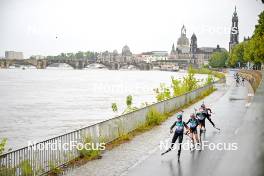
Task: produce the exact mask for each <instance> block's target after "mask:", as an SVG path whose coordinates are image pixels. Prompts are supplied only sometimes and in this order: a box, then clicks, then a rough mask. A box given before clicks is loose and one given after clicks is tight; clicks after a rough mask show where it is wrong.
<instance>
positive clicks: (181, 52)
mask: <svg viewBox="0 0 264 176" xmlns="http://www.w3.org/2000/svg"><path fill="white" fill-rule="evenodd" d="M215 51H226V50H225V49H224V48H220V46H219V45H217V47H216V48H215V47H200V48H198V45H197V37H196V35H195V34H194V33H193V35H192V36H191V41H190V42H189V39H188V38H187V36H186V28H185V26H184V25H183V26H182V28H181V36H180V37H179V38H178V40H177V47H176V49H175V46H174V44H173V45H172V48H171V53H170V56H169V60H168V62H170V63H172V64H176V65H179V66H181V67H183V68H187V67H188V66H189V65H190V64H191V65H193V66H195V67H201V66H202V65H206V64H208V62H209V59H210V58H211V55H212V53H213V52H215Z"/></svg>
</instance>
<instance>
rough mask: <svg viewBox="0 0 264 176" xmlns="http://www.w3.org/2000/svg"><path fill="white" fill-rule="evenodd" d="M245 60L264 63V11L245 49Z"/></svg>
mask: <svg viewBox="0 0 264 176" xmlns="http://www.w3.org/2000/svg"><path fill="white" fill-rule="evenodd" d="M244 55H245V59H246V60H247V61H250V62H253V63H255V64H261V63H262V64H263V63H264V11H262V12H261V13H260V15H259V20H258V24H257V25H256V26H255V30H254V34H253V36H252V38H251V39H250V40H249V41H248V45H247V46H246V47H245V53H244Z"/></svg>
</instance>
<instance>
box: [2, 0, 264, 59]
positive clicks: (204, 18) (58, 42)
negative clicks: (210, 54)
mask: <svg viewBox="0 0 264 176" xmlns="http://www.w3.org/2000/svg"><path fill="white" fill-rule="evenodd" d="M150 3H151V4H150ZM0 4H1V5H0V20H1V21H2V24H3V26H4V27H2V28H0V38H1V41H0V56H3V55H4V52H5V51H6V50H15V51H22V52H23V53H24V55H25V57H29V56H31V55H38V54H41V55H57V54H59V53H61V52H77V51H87V50H90V51H97V52H100V51H105V50H108V51H113V50H115V49H117V50H118V52H119V53H120V52H121V48H122V47H123V46H124V45H128V46H129V47H130V49H131V51H132V52H133V53H141V52H144V51H153V50H165V51H168V52H169V51H170V49H171V43H173V42H176V41H177V38H178V37H179V36H180V28H181V26H182V25H183V24H184V25H185V26H186V29H187V37H188V38H190V37H191V35H192V34H193V33H195V34H196V36H197V38H198V46H210V47H215V46H216V45H217V44H219V45H220V46H221V47H224V48H226V49H228V42H229V38H230V29H231V18H232V13H233V11H234V8H235V6H236V7H237V13H238V18H239V31H240V36H239V40H240V41H242V40H243V38H244V36H246V37H247V36H251V34H252V33H253V31H254V28H255V24H256V23H257V19H258V14H259V13H260V12H261V11H262V10H263V5H262V3H261V1H250V0H242V1H238V0H231V1H230V0H224V1H214V2H211V1H209V0H203V1H198V2H197V1H194V0H188V1H178V2H174V1H170V0H166V1H154V2H152V1H144V2H140V1H133V2H132V1H125V2H123V1H121V0H120V1H119V0H115V1H111V2H108V1H103V0H101V1H90V2H84V1H80V0H79V1H66V2H63V3H62V2H61V1H59V0H58V1H55V2H54V3H53V2H52V1H39V2H34V1H32V0H24V1H15V0H11V1H6V0H2V1H0Z"/></svg>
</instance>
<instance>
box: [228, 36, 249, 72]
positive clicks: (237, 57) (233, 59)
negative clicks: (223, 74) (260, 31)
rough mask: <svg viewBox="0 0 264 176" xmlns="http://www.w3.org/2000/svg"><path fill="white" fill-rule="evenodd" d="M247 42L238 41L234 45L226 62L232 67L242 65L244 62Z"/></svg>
mask: <svg viewBox="0 0 264 176" xmlns="http://www.w3.org/2000/svg"><path fill="white" fill-rule="evenodd" d="M247 44H248V41H245V42H242V43H239V44H237V45H235V46H234V47H233V48H232V50H231V54H230V59H229V60H228V64H229V65H230V66H232V67H234V66H240V67H241V66H243V65H244V64H245V63H246V60H245V56H244V50H245V48H246V46H247Z"/></svg>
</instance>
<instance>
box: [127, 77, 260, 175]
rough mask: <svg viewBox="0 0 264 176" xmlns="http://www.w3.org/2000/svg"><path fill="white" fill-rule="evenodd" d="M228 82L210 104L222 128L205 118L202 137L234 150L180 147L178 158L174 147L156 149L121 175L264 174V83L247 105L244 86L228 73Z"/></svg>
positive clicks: (215, 120) (216, 121)
mask: <svg viewBox="0 0 264 176" xmlns="http://www.w3.org/2000/svg"><path fill="white" fill-rule="evenodd" d="M231 75H232V73H231ZM227 85H228V88H227V91H226V93H225V94H224V95H223V96H222V97H221V98H220V99H219V100H217V101H215V102H213V103H212V104H211V108H212V109H213V111H214V113H215V114H214V115H213V116H212V119H213V121H214V122H215V123H216V125H217V126H218V127H219V128H221V131H220V132H218V131H217V130H215V129H214V128H212V127H211V125H210V124H209V122H208V121H207V122H206V127H207V131H206V134H205V135H204V136H203V140H204V141H208V142H209V143H214V144H217V143H225V144H226V145H227V146H229V145H236V146H237V150H229V149H230V148H228V147H226V148H227V150H225V151H224V150H222V151H219V150H210V149H209V147H205V148H204V150H202V151H199V150H195V151H192V152H191V151H190V150H183V151H182V154H181V158H180V161H179V162H178V159H177V151H171V152H169V153H167V154H166V155H164V156H161V155H160V153H161V152H162V151H160V150H157V151H156V152H154V153H153V154H151V155H150V156H149V157H148V158H147V159H146V160H144V161H143V162H141V163H139V164H137V165H135V166H134V167H132V168H130V169H128V170H127V171H126V172H125V173H124V174H123V175H127V176H139V175H142V176H153V175H162V176H176V175H177V176H181V175H182V176H189V175H195V176H199V175H201V176H211V175H212V176H213V175H239V176H241V175H247V176H248V175H264V172H263V167H264V165H263V158H264V156H263V153H264V152H263V150H264V138H263V135H264V120H263V119H264V105H263V104H264V98H263V97H264V85H263V84H262V85H261V86H260V88H259V90H258V91H257V93H256V96H255V97H254V99H253V101H252V103H251V104H250V106H248V105H249V104H248V98H249V97H248V89H247V88H245V87H243V86H239V87H236V86H235V85H234V81H233V78H232V76H228V78H227ZM247 106H248V107H247ZM171 137H172V136H171ZM185 140H186V137H185ZM232 143H236V144H232ZM233 149H234V148H233Z"/></svg>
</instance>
